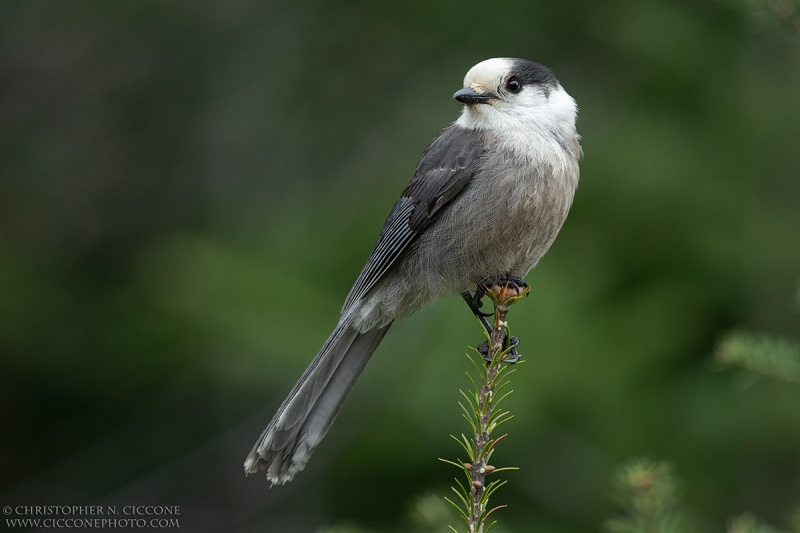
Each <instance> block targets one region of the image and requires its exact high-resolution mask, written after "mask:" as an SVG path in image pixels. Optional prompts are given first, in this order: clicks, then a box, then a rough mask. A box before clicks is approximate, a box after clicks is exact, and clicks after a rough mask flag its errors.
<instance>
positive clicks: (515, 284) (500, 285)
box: [478, 276, 530, 296]
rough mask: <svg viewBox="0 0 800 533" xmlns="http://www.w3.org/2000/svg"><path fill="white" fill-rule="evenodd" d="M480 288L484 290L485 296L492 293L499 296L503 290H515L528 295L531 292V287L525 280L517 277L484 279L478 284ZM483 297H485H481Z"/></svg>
mask: <svg viewBox="0 0 800 533" xmlns="http://www.w3.org/2000/svg"><path fill="white" fill-rule="evenodd" d="M478 287H479V288H481V289H483V294H486V293H487V292H489V291H491V292H494V293H495V294H497V293H498V292H500V291H501V290H506V291H507V290H509V289H511V290H514V291H516V292H517V293H518V294H520V295H522V294H523V293H525V294H527V293H528V292H529V291H530V286H529V285H528V284H527V283H525V280H524V279H522V278H518V277H517V276H491V277H488V278H484V279H482V280H481V281H480V282H479V283H478ZM481 296H483V295H481Z"/></svg>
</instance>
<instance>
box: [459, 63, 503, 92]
mask: <svg viewBox="0 0 800 533" xmlns="http://www.w3.org/2000/svg"><path fill="white" fill-rule="evenodd" d="M512 67H513V62H512V61H511V60H510V59H508V58H505V57H495V58H492V59H487V60H486V61H481V62H480V63H478V64H477V65H475V66H474V67H472V68H471V69H469V72H467V75H466V76H464V86H465V87H473V88H478V87H480V88H482V89H485V90H488V89H492V88H494V87H495V86H496V85H497V82H498V81H499V80H501V79H502V78H503V76H505V75H506V74H508V73H509V72H510V71H511V68H512Z"/></svg>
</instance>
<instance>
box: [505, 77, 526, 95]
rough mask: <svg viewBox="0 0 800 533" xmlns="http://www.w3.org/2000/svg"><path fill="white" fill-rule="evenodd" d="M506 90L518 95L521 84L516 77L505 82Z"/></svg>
mask: <svg viewBox="0 0 800 533" xmlns="http://www.w3.org/2000/svg"><path fill="white" fill-rule="evenodd" d="M506 89H508V92H511V93H515V94H516V93H518V92H520V91H521V90H522V82H521V81H519V78H517V77H516V76H511V77H510V78H508V81H507V82H506Z"/></svg>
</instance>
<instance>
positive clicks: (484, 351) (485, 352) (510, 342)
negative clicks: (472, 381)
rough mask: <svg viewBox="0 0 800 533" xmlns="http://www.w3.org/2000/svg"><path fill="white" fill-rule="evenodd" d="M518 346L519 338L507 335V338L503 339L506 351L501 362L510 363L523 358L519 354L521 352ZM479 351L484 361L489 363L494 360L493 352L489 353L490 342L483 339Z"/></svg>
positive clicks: (504, 350)
mask: <svg viewBox="0 0 800 533" xmlns="http://www.w3.org/2000/svg"><path fill="white" fill-rule="evenodd" d="M517 346H519V339H518V338H516V337H513V336H512V337H509V336H506V338H505V339H504V340H503V352H505V353H504V354H503V356H502V358H501V359H500V362H502V363H508V364H510V365H511V364H514V363H518V362H519V361H520V359H522V357H521V356H520V355H519V352H518V351H517ZM478 352H479V353H480V354H481V357H483V359H484V361H486V362H487V363H491V362H492V354H491V353H489V343H488V342H486V341H483V342H482V343H481V344H480V346H478Z"/></svg>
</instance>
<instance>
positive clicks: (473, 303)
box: [461, 284, 494, 333]
mask: <svg viewBox="0 0 800 533" xmlns="http://www.w3.org/2000/svg"><path fill="white" fill-rule="evenodd" d="M485 295H486V289H485V288H484V287H483V286H481V284H478V286H477V287H476V288H475V295H474V296H473V295H472V294H470V293H469V291H464V292H462V293H461V297H462V298H464V301H465V302H467V306H469V309H470V311H472V313H473V314H474V315H475V316H476V317H478V320H480V321H481V324H483V327H484V328H486V332H487V333H491V332H492V325H491V324H489V322H488V321H487V320H486V317H489V316H493V315H494V313H483V312H482V311H481V307H483V297H484V296H485Z"/></svg>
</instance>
